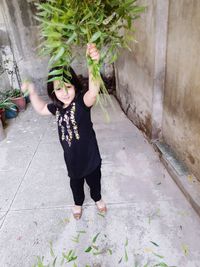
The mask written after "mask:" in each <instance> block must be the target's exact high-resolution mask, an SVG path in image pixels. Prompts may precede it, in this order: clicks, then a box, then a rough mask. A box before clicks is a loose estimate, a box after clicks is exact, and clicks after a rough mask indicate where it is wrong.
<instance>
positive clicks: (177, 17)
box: [163, 0, 200, 178]
mask: <svg viewBox="0 0 200 267" xmlns="http://www.w3.org/2000/svg"><path fill="white" fill-rule="evenodd" d="M199 10H200V1H197V0H179V1H176V0H171V1H170V5H169V27H168V44H167V69H166V84H165V96H164V113H163V138H164V141H165V142H166V143H168V144H169V145H170V146H171V147H172V148H173V149H174V150H175V151H176V153H177V155H178V156H179V158H180V159H182V160H183V161H185V162H186V163H187V165H188V166H189V167H190V169H191V170H192V171H193V172H194V173H195V174H196V176H198V177H199V178H200V75H199V70H200V45H199V44H200V26H199V25H200V13H199Z"/></svg>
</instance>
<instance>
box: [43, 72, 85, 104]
mask: <svg viewBox="0 0 200 267" xmlns="http://www.w3.org/2000/svg"><path fill="white" fill-rule="evenodd" d="M61 68H62V67H54V68H52V69H51V70H50V72H52V71H53V70H59V69H61ZM64 69H65V70H68V72H69V73H70V76H67V75H66V73H65V72H64V74H63V76H64V79H66V80H68V81H69V83H71V84H72V85H73V86H74V87H75V94H76V95H75V97H76V96H77V95H78V93H80V92H81V91H83V87H82V84H81V82H80V80H79V78H78V77H77V75H76V73H75V71H74V70H73V69H72V67H69V68H66V67H64ZM59 76H61V75H49V76H48V80H50V79H52V78H55V77H59ZM47 93H48V96H49V97H50V98H51V100H52V101H53V103H54V105H55V106H56V107H62V106H63V103H62V102H61V101H59V100H58V98H57V97H56V95H55V92H54V84H53V81H51V82H47Z"/></svg>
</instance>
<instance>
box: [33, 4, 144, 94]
mask: <svg viewBox="0 0 200 267" xmlns="http://www.w3.org/2000/svg"><path fill="white" fill-rule="evenodd" d="M36 8H37V11H38V12H37V16H36V19H37V20H38V21H39V22H40V28H41V35H42V37H43V38H44V39H45V41H44V42H43V44H42V50H41V54H42V55H50V56H51V59H50V61H49V67H52V66H54V67H57V66H63V67H64V66H66V67H69V66H70V65H71V63H72V60H73V56H76V55H77V53H76V49H73V48H74V47H77V46H80V47H86V45H87V43H95V44H96V46H97V48H98V49H99V50H100V52H101V51H102V50H103V49H104V48H106V53H105V56H104V57H102V58H101V60H100V62H91V60H88V63H89V64H90V66H91V68H92V74H93V76H94V78H95V79H97V80H99V81H100V84H101V92H102V93H107V90H106V88H105V86H104V83H103V81H102V78H101V75H100V69H101V67H102V64H103V62H104V60H105V58H106V57H107V58H108V59H109V61H110V63H113V62H114V61H116V60H117V57H118V48H121V47H124V48H129V45H128V42H130V40H132V39H133V30H134V26H133V22H134V20H135V19H137V18H139V17H140V14H141V13H142V12H144V10H145V8H144V7H143V6H139V5H138V4H137V1H136V0H125V1H124V0H110V1H107V0H98V1H90V0H85V1H79V0H62V1H55V0H47V1H46V2H45V3H41V4H36ZM123 29H126V31H125V34H124V33H123V32H124V31H122V30H123ZM129 49H130V48H129ZM72 51H73V52H72Z"/></svg>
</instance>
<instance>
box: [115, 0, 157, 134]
mask: <svg viewBox="0 0 200 267" xmlns="http://www.w3.org/2000/svg"><path fill="white" fill-rule="evenodd" d="M141 3H142V4H144V5H148V9H147V12H146V13H145V14H143V15H142V19H140V21H137V23H136V29H137V31H136V36H135V37H136V40H137V42H138V43H136V44H134V43H133V44H132V48H133V52H129V51H122V52H121V54H120V58H119V59H118V61H117V62H116V65H115V66H116V77H117V97H118V99H119V101H120V102H121V104H122V107H123V109H124V111H125V112H126V113H127V115H128V116H129V118H130V119H131V120H132V121H133V122H134V123H135V124H136V125H137V126H138V127H139V128H141V129H143V131H145V132H146V134H147V135H151V130H152V118H151V110H152V88H153V76H154V74H153V72H154V59H155V12H156V11H155V8H156V1H148V0H147V1H142V2H141Z"/></svg>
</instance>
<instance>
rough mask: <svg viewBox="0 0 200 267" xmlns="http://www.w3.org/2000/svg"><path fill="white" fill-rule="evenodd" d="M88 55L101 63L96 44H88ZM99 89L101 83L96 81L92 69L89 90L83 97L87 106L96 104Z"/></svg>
mask: <svg viewBox="0 0 200 267" xmlns="http://www.w3.org/2000/svg"><path fill="white" fill-rule="evenodd" d="M86 53H87V55H89V56H90V57H91V59H92V60H95V61H97V62H98V61H99V59H100V55H99V51H98V50H97V48H96V45H95V44H88V47H87V52H86ZM99 89H100V82H99V81H98V80H95V79H94V77H93V75H92V72H91V69H90V68H89V90H88V91H87V92H86V93H85V95H84V97H83V101H84V103H85V105H86V106H88V107H91V106H93V105H94V104H95V102H96V98H97V95H98V93H99Z"/></svg>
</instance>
